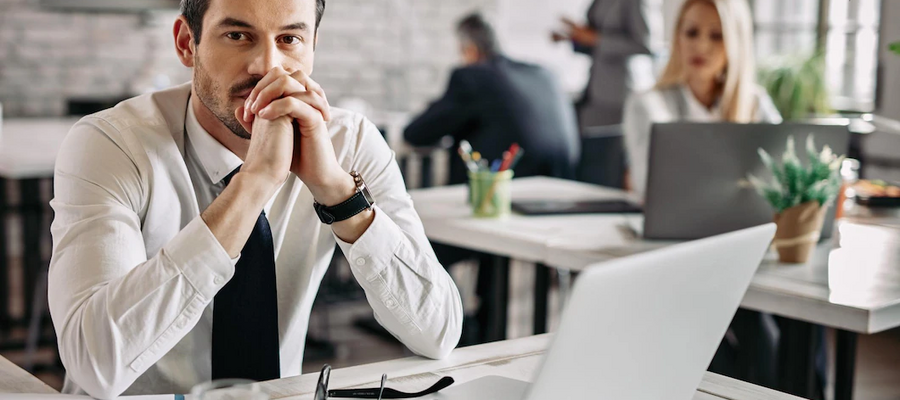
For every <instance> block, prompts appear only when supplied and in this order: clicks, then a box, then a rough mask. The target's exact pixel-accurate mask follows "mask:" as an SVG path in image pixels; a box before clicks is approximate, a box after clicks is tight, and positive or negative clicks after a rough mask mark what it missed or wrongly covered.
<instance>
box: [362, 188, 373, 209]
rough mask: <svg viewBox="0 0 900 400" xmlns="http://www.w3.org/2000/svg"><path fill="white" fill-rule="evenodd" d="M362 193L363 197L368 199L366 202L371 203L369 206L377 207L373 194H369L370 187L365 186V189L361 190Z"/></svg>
mask: <svg viewBox="0 0 900 400" xmlns="http://www.w3.org/2000/svg"><path fill="white" fill-rule="evenodd" d="M360 191H361V192H362V194H363V197H365V198H366V202H368V203H369V206H373V205H375V198H374V197H372V194H371V193H369V187H368V186H363V187H362V188H361V189H360Z"/></svg>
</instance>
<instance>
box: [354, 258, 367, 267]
mask: <svg viewBox="0 0 900 400" xmlns="http://www.w3.org/2000/svg"><path fill="white" fill-rule="evenodd" d="M356 265H359V266H363V265H366V259H365V258H357V259H356Z"/></svg>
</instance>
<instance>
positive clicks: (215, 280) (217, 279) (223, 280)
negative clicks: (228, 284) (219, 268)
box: [213, 276, 225, 285]
mask: <svg viewBox="0 0 900 400" xmlns="http://www.w3.org/2000/svg"><path fill="white" fill-rule="evenodd" d="M213 282H214V283H215V284H216V285H221V284H222V283H224V282H225V279H224V278H222V277H221V276H217V277H216V279H213Z"/></svg>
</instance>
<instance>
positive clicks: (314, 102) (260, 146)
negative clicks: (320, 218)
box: [235, 67, 355, 205]
mask: <svg viewBox="0 0 900 400" xmlns="http://www.w3.org/2000/svg"><path fill="white" fill-rule="evenodd" d="M235 117H236V118H237V120H238V121H239V122H240V123H241V125H242V126H243V127H244V129H246V130H247V131H248V132H250V147H249V149H248V151H247V155H246V157H245V160H244V166H243V168H242V169H241V172H242V173H246V174H248V175H249V174H252V175H253V177H254V179H260V180H263V181H264V182H266V183H268V184H271V185H273V187H277V186H278V185H280V184H281V183H283V182H284V180H285V179H287V177H288V175H289V174H290V173H294V174H295V175H297V176H298V177H299V178H300V180H301V181H303V183H304V184H305V185H307V186H308V187H309V189H310V191H311V192H312V194H313V196H314V197H315V198H316V200H318V201H319V202H321V203H322V204H325V205H333V204H338V203H340V202H343V201H344V200H346V199H347V198H349V196H350V195H352V194H353V192H354V190H355V184H354V183H353V178H352V177H351V176H350V175H349V174H348V173H347V171H344V170H343V168H342V167H341V166H340V164H339V163H338V161H337V157H336V156H335V151H334V146H333V145H332V143H331V135H330V134H329V132H328V128H327V125H326V122H327V121H329V120H330V119H331V110H330V106H329V105H328V99H327V98H326V97H325V91H324V90H322V87H321V86H320V85H319V84H318V83H316V82H315V81H313V80H312V79H311V78H310V77H309V75H307V74H306V73H305V72H303V71H301V70H298V71H295V72H288V71H286V70H285V69H283V68H281V67H275V68H273V69H272V70H270V71H269V72H268V73H267V74H266V75H265V76H264V77H263V78H262V80H260V81H259V82H258V83H257V85H256V87H255V88H254V89H253V91H251V92H250V94H249V95H248V96H247V100H246V101H245V102H244V104H243V105H241V106H240V107H238V108H237V109H236V110H235Z"/></svg>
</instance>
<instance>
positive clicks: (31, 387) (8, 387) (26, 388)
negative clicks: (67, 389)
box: [0, 356, 57, 393]
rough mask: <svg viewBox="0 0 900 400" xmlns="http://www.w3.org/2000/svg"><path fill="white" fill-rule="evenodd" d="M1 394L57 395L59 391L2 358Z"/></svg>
mask: <svg viewBox="0 0 900 400" xmlns="http://www.w3.org/2000/svg"><path fill="white" fill-rule="evenodd" d="M0 393H57V391H55V390H53V388H51V387H50V386H47V384H46V383H44V382H42V381H41V380H40V379H38V378H35V377H34V376H32V375H31V374H29V373H28V372H25V370H23V369H22V368H19V367H18V366H17V365H16V364H13V363H11V362H10V361H9V360H7V359H5V358H3V357H2V356H0Z"/></svg>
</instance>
